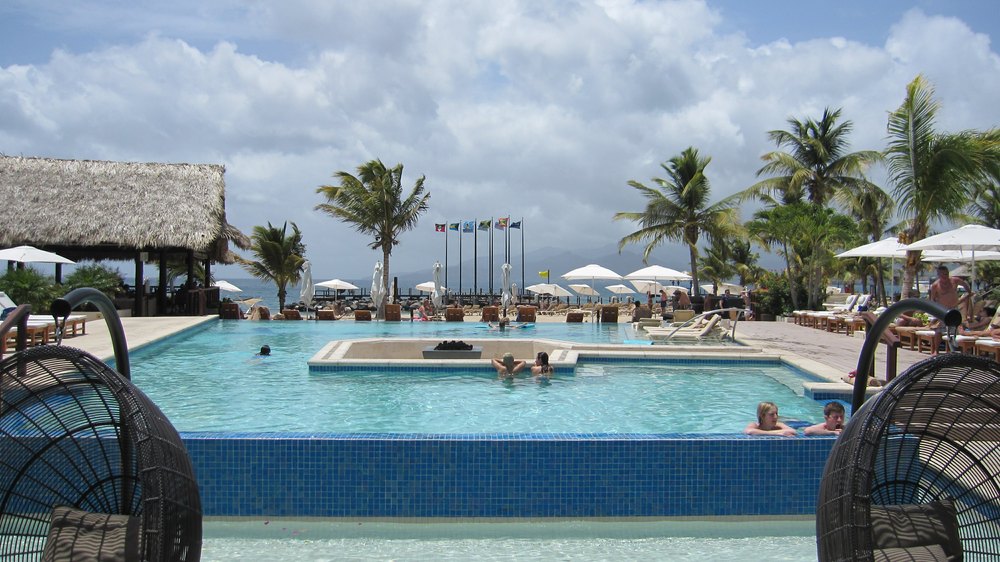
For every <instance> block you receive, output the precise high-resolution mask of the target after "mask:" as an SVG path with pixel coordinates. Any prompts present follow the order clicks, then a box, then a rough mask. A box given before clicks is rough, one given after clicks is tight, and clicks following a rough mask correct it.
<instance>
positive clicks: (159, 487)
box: [0, 289, 202, 561]
mask: <svg viewBox="0 0 1000 562" xmlns="http://www.w3.org/2000/svg"><path fill="white" fill-rule="evenodd" d="M78 291H90V290H89V289H86V290H78ZM95 292H96V291H95ZM74 294H76V300H77V301H79V300H80V299H82V298H88V299H89V298H90V297H89V294H87V293H84V294H83V296H82V297H81V295H80V294H79V293H77V291H74V292H73V293H70V294H69V295H67V297H66V301H63V302H64V304H65V303H67V302H74V299H72V298H71V297H73V296H74ZM58 302H59V301H57V303H58ZM98 304H99V303H98ZM107 304H108V305H109V306H110V310H109V309H108V308H104V307H101V309H102V312H104V315H105V318H106V319H107V321H108V324H109V328H111V331H112V337H113V339H114V340H115V348H116V349H115V355H116V364H117V365H118V366H119V368H120V369H123V370H124V373H125V374H120V373H119V372H117V371H115V370H112V369H111V368H109V367H108V366H107V365H106V364H105V363H103V362H102V361H100V360H98V359H96V358H94V357H92V356H90V355H88V354H87V353H86V352H83V351H80V350H78V349H73V348H68V347H62V346H58V345H46V346H40V347H34V348H30V349H19V350H18V351H17V352H16V353H14V354H12V355H11V356H9V357H7V358H5V359H4V360H3V361H0V450H2V451H3V454H2V455H0V560H38V559H43V560H50V559H51V560H70V559H81V557H85V556H91V557H92V558H89V559H100V560H109V559H126V560H138V559H141V560H154V561H161V560H162V561H168V560H169V561H174V560H177V561H193V560H198V559H200V556H201V525H202V517H201V502H200V496H199V493H198V486H197V482H196V480H195V477H194V471H193V468H192V465H191V461H190V459H189V457H188V455H187V451H186V449H185V448H184V444H183V442H182V441H181V439H180V436H179V435H178V433H177V431H176V430H175V429H174V427H173V425H171V423H170V421H169V420H168V419H167V418H166V416H164V415H163V413H162V412H161V411H160V409H159V408H157V407H156V405H155V404H153V402H152V401H151V400H150V399H149V398H148V397H146V395H145V394H143V393H142V392H141V391H140V390H139V389H138V388H136V387H135V385H133V384H132V383H131V382H130V381H129V380H128V378H127V376H126V375H127V374H128V358H127V351H125V350H124V349H122V348H120V344H121V345H122V346H123V345H124V344H123V342H124V332H122V331H121V325H120V322H119V320H118V316H117V313H115V311H114V307H113V305H111V304H110V301H108V302H107ZM65 306H66V312H67V313H68V311H69V309H70V308H72V305H70V304H65ZM53 307H54V310H55V309H56V305H53ZM99 307H100V306H99ZM113 323H117V326H113V325H112V324H113ZM116 334H118V335H119V336H118V337H116ZM119 339H120V340H121V341H119ZM116 541H117V544H116ZM109 551H110V552H109ZM43 553H44V555H43Z"/></svg>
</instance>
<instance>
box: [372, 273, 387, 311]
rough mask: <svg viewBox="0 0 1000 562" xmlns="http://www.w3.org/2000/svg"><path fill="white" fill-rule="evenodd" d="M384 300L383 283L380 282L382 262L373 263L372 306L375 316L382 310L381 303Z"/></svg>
mask: <svg viewBox="0 0 1000 562" xmlns="http://www.w3.org/2000/svg"><path fill="white" fill-rule="evenodd" d="M384 300H385V283H383V282H382V262H380V261H379V262H375V272H374V273H373V274H372V304H373V305H374V306H375V310H376V312H375V313H376V314H378V311H379V310H382V302H383V301H384Z"/></svg>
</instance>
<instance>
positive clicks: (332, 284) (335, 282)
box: [316, 279, 359, 291]
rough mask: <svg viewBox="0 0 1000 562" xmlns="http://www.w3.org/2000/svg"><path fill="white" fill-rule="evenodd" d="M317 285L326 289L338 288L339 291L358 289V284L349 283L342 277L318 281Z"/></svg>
mask: <svg viewBox="0 0 1000 562" xmlns="http://www.w3.org/2000/svg"><path fill="white" fill-rule="evenodd" d="M316 286H317V287H324V288H326V289H336V290H338V291H356V290H358V288H359V287H358V286H357V285H354V284H351V283H348V282H347V281H341V280H340V279H331V280H329V281H322V282H320V283H316Z"/></svg>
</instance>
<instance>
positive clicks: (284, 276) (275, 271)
mask: <svg viewBox="0 0 1000 562" xmlns="http://www.w3.org/2000/svg"><path fill="white" fill-rule="evenodd" d="M250 241H251V243H250V251H251V252H252V253H253V255H254V257H255V258H256V259H255V260H248V259H246V258H243V257H240V258H238V261H239V263H240V265H242V266H243V269H246V270H247V272H249V273H250V275H253V276H254V277H256V278H257V279H260V280H262V281H273V282H274V284H275V285H276V286H277V288H278V308H279V309H280V310H284V309H285V297H286V296H287V291H286V288H287V287H288V285H289V284H295V283H298V282H299V280H300V279H301V278H302V266H303V264H304V263H305V261H306V259H305V257H303V256H304V255H305V253H306V246H305V244H303V243H302V233H301V232H300V231H299V227H298V226H296V224H295V223H294V222H293V223H292V232H291V234H289V233H288V223H287V222H286V223H284V224H283V225H282V226H281V228H278V227H275V226H272V225H271V223H270V222H269V223H267V226H266V227H265V226H255V227H253V234H251V235H250Z"/></svg>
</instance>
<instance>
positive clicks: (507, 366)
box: [493, 352, 526, 380]
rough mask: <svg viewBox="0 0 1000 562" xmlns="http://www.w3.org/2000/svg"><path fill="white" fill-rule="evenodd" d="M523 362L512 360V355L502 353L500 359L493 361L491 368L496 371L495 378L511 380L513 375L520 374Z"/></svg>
mask: <svg viewBox="0 0 1000 562" xmlns="http://www.w3.org/2000/svg"><path fill="white" fill-rule="evenodd" d="M525 364H526V363H525V362H524V361H517V360H515V359H514V355H513V354H512V353H509V352H508V353H504V354H503V358H502V359H493V368H494V369H496V370H497V377H499V378H500V379H501V380H513V379H514V375H516V374H518V373H520V372H521V371H522V370H523V369H524V366H525Z"/></svg>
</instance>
